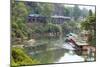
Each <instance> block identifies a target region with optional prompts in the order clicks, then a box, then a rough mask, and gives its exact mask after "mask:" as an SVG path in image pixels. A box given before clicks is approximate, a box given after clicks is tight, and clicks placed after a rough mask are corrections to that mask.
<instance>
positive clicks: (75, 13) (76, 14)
mask: <svg viewBox="0 0 100 67" xmlns="http://www.w3.org/2000/svg"><path fill="white" fill-rule="evenodd" d="M80 15H81V10H80V8H79V6H78V5H75V6H74V8H73V17H74V20H77V19H78V18H79V17H80Z"/></svg>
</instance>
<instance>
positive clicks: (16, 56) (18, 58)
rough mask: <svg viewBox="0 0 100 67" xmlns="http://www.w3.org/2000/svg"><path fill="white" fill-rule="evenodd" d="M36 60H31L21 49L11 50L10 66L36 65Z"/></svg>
mask: <svg viewBox="0 0 100 67" xmlns="http://www.w3.org/2000/svg"><path fill="white" fill-rule="evenodd" d="M38 63H39V62H38V61H37V60H35V59H34V60H32V59H31V58H30V57H29V56H28V55H27V54H26V53H25V52H24V50H23V49H21V48H12V60H11V65H12V66H20V65H29V64H38Z"/></svg>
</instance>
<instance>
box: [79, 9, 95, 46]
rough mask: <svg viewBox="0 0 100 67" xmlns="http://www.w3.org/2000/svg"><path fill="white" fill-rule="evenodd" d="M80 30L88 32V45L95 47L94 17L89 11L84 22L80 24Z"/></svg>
mask: <svg viewBox="0 0 100 67" xmlns="http://www.w3.org/2000/svg"><path fill="white" fill-rule="evenodd" d="M81 28H82V30H86V31H88V32H89V35H88V37H89V38H88V41H87V42H88V43H89V44H90V45H92V46H95V45H96V15H95V14H93V13H92V11H91V10H89V16H87V18H86V20H85V21H82V23H81Z"/></svg>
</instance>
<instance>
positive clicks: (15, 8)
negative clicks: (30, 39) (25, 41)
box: [11, 0, 30, 38]
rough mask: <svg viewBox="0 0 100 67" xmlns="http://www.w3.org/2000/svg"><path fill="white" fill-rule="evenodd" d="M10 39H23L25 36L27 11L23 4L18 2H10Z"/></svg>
mask: <svg viewBox="0 0 100 67" xmlns="http://www.w3.org/2000/svg"><path fill="white" fill-rule="evenodd" d="M11 6H12V12H11V14H12V17H11V18H12V20H11V21H12V22H11V24H12V37H14V38H24V37H26V36H27V29H28V27H27V25H26V24H25V23H26V18H27V15H28V14H29V11H30V10H29V9H28V7H27V6H26V4H25V2H19V1H14V0H12V5H11Z"/></svg>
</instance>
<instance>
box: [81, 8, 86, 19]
mask: <svg viewBox="0 0 100 67" xmlns="http://www.w3.org/2000/svg"><path fill="white" fill-rule="evenodd" d="M81 16H82V17H83V18H85V17H87V16H88V10H87V9H86V8H83V9H82V10H81Z"/></svg>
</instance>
